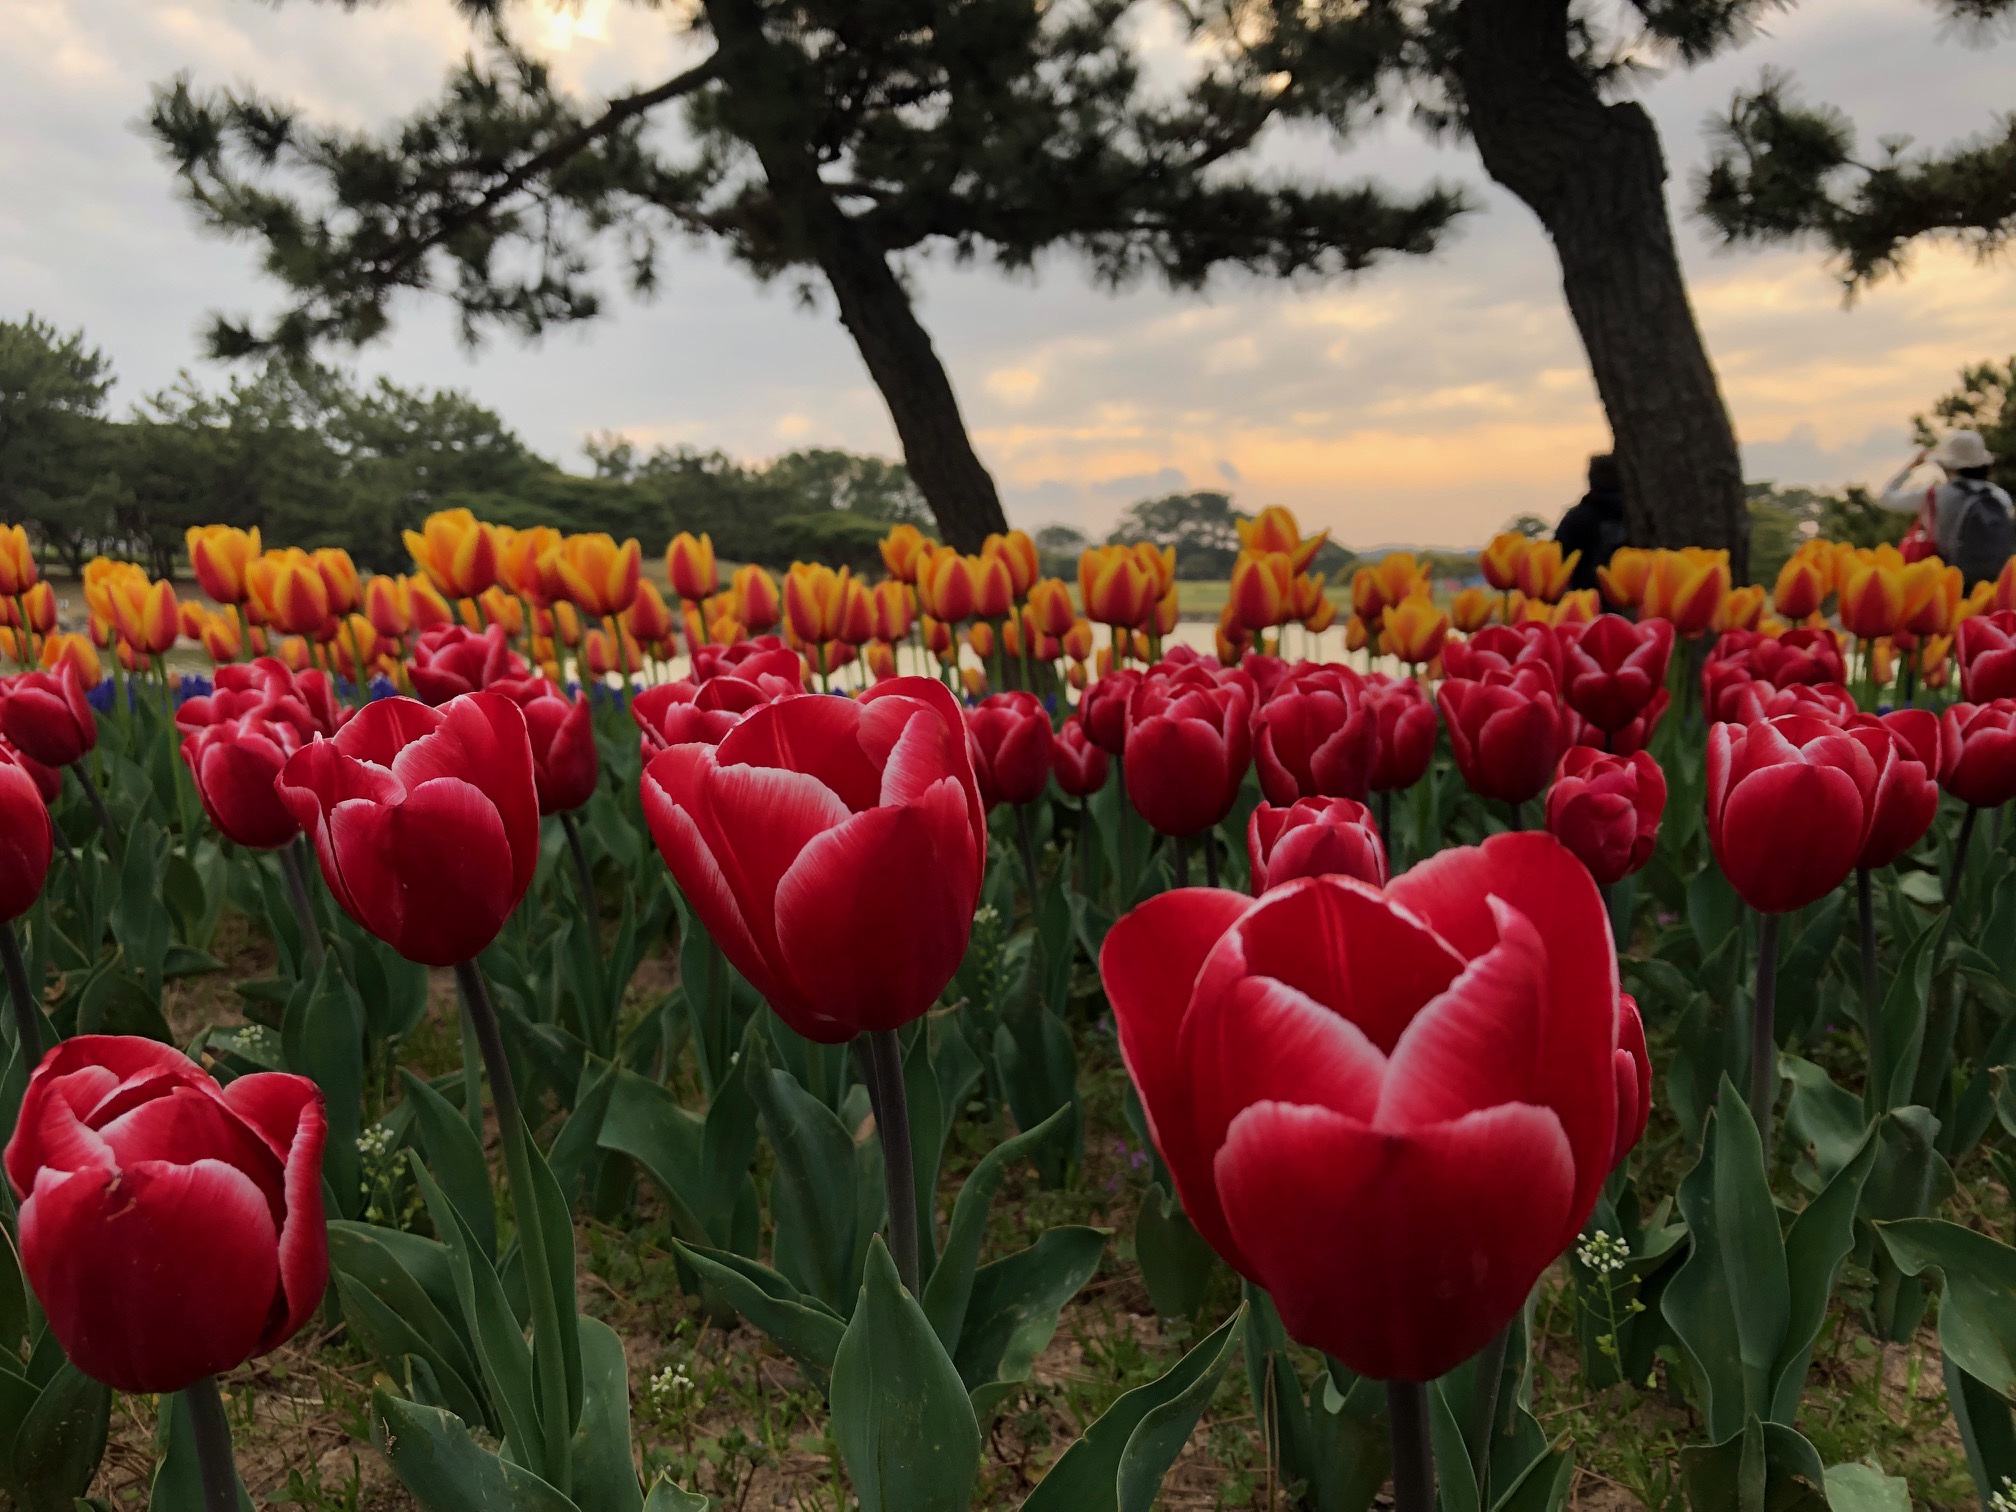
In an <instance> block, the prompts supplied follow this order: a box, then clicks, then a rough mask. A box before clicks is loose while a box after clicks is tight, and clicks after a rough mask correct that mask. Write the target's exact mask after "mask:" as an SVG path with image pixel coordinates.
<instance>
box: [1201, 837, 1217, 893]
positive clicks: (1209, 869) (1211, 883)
mask: <svg viewBox="0 0 2016 1512" xmlns="http://www.w3.org/2000/svg"><path fill="white" fill-rule="evenodd" d="M1203 838H1204V885H1205V886H1206V887H1216V886H1217V885H1218V832H1217V831H1216V830H1206V831H1204V837H1203Z"/></svg>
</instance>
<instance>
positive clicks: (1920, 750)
mask: <svg viewBox="0 0 2016 1512" xmlns="http://www.w3.org/2000/svg"><path fill="white" fill-rule="evenodd" d="M1848 733H1849V734H1850V735H1852V736H1854V737H1855V738H1856V739H1857V740H1859V741H1861V742H1862V745H1863V748H1864V749H1865V750H1867V751H1868V752H1869V756H1870V759H1871V760H1873V761H1874V762H1875V763H1876V796H1875V799H1874V800H1873V801H1872V802H1871V803H1870V805H1869V828H1868V832H1867V833H1866V834H1865V835H1863V837H1862V850H1861V853H1860V854H1859V855H1858V856H1856V858H1855V864H1856V865H1857V866H1859V867H1865V868H1867V869H1868V870H1871V871H1874V870H1875V869H1876V868H1877V867H1879V866H1888V865H1889V864H1890V863H1891V862H1892V861H1895V860H1896V859H1897V858H1898V857H1899V856H1901V855H1903V854H1904V852H1906V851H1908V850H1909V849H1911V847H1912V846H1914V845H1916V844H1917V843H1918V842H1919V841H1920V840H1922V839H1924V838H1925V831H1927V830H1928V829H1930V828H1931V827H1932V821H1933V819H1934V818H1936V817H1937V815H1938V813H1939V747H1940V743H1941V742H1940V732H1939V716H1938V715H1936V714H1934V713H1933V712H1932V711H1931V710H1930V709H1899V710H1897V711H1896V712H1895V713H1892V714H1884V715H1876V714H1857V715H1856V716H1855V717H1854V719H1853V720H1851V721H1850V722H1849V725H1848Z"/></svg>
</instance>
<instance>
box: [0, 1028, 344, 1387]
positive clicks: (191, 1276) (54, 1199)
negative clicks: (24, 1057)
mask: <svg viewBox="0 0 2016 1512" xmlns="http://www.w3.org/2000/svg"><path fill="white" fill-rule="evenodd" d="M324 1127H325V1125H324V1119H323V1113H322V1094H321V1093H320V1092H318V1091H316V1090H315V1084H314V1083H313V1082H311V1081H309V1080H308V1079H307V1078H306V1077H304V1076H288V1075H284V1074H282V1073H279V1072H260V1073H257V1074H255V1075H251V1076H241V1077H239V1078H238V1079H237V1080H236V1081H234V1082H232V1083H231V1085H230V1086H228V1087H219V1086H218V1085H217V1083H216V1082H214V1081H212V1080H211V1079H210V1078H209V1077H208V1076H206V1075H204V1074H203V1072H202V1070H201V1069H200V1068H199V1067H198V1066H197V1065H196V1064H195V1063H194V1062H192V1061H191V1060H189V1059H188V1058H187V1057H186V1056H184V1055H182V1054H180V1053H179V1052H177V1051H175V1050H172V1049H170V1048H169V1047H168V1046H166V1045H157V1044H155V1043H154V1042H153V1041H152V1040H144V1039H136V1038H130V1037H127V1036H124V1035H95V1034H94V1035H82V1036H79V1037H78V1038H76V1039H69V1040H65V1041H63V1043H62V1044H60V1045H58V1046H57V1047H56V1048H55V1049H54V1050H52V1051H50V1052H49V1054H48V1055H47V1056H46V1057H45V1058H44V1059H43V1061H42V1064H41V1065H39V1066H37V1067H36V1068H35V1074H34V1075H33V1076H31V1077H30V1078H29V1079H28V1090H27V1094H26V1096H24V1097H23V1098H22V1101H21V1116H20V1121H19V1122H18V1123H17V1125H16V1126H15V1130H14V1137H13V1139H12V1140H11V1141H10V1142H9V1143H8V1146H7V1152H6V1161H5V1163H6V1167H7V1179H8V1180H9V1181H10V1182H11V1183H12V1185H13V1188H14V1194H15V1196H16V1197H17V1198H18V1199H20V1202H21V1218H20V1233H21V1264H22V1269H23V1270H24V1271H25V1272H26V1273H27V1277H28V1283H29V1285H30V1286H32V1287H33V1288H34V1289H35V1296H36V1298H37V1300H39V1301H40V1302H41V1304H42V1308H43V1311H44V1312H45V1313H47V1314H48V1317H49V1326H50V1328H51V1329H52V1330H53V1331H54V1333H55V1335H56V1339H57V1342H58V1343H60V1344H61V1345H62V1346H63V1350H64V1353H66V1354H67V1355H69V1357H70V1360H71V1362H72V1363H73V1364H75V1365H76V1367H77V1368H78V1369H79V1370H81V1371H83V1372H84V1373H85V1374H86V1375H89V1376H93V1377H95V1378H96V1379H98V1380H100V1381H103V1382H104V1383H105V1384H106V1385H108V1386H111V1387H114V1388H116V1389H117V1390H120V1391H131V1392H163V1391H180V1390H181V1389H182V1388H183V1387H185V1386H188V1385H191V1384H192V1383H194V1382H196V1381H198V1380H201V1379H202V1378H203V1377H204V1376H209V1375H217V1374H219V1373H221V1372H223V1371H226V1370H231V1369H234V1368H235V1367H237V1366H239V1365H242V1364H243V1363H244V1362H245V1361H246V1360H249V1359H252V1358H254V1357H256V1356H258V1355H263V1354H266V1353H268V1352H269V1351H271V1350H274V1349H277V1348H278V1347H279V1346H280V1345H281V1344H283V1343H285V1342H286V1341H287V1340H288V1339H289V1338H291V1337H292V1336H293V1335H294V1333H295V1332H296V1331H297V1330H298V1329H299V1328H300V1327H301V1326H302V1324H304V1323H306V1322H307V1321H308V1319H309V1317H310V1315H312V1314H313V1313H314V1311H315V1309H316V1308H317V1307H318V1306H319V1305H320V1304H321V1301H322V1291H323V1288H324V1286H325V1285H326V1284H327V1281H328V1276H329V1255H328V1249H327V1239H326V1237H325V1235H326V1230H325V1229H324V1227H323V1222H322V1138H323V1133H324Z"/></svg>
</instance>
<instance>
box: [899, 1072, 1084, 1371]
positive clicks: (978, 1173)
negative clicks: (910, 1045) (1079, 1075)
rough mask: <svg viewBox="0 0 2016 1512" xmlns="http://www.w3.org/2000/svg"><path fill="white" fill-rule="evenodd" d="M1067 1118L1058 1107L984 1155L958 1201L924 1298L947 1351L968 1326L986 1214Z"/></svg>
mask: <svg viewBox="0 0 2016 1512" xmlns="http://www.w3.org/2000/svg"><path fill="white" fill-rule="evenodd" d="M905 1080H906V1081H907V1080H908V1077H907V1076H906V1077H905ZM1068 1117H1069V1110H1068V1109H1065V1108H1059V1109H1058V1110H1057V1111H1056V1112H1054V1113H1052V1114H1051V1115H1050V1116H1049V1117H1048V1118H1046V1119H1044V1120H1043V1122H1041V1123H1040V1124H1037V1125H1036V1126H1035V1127H1034V1128H1032V1129H1028V1130H1025V1131H1024V1132H1023V1133H1020V1134H1017V1135H1015V1136H1014V1137H1013V1138H1012V1139H1006V1140H1003V1141H1002V1142H1001V1143H1000V1144H998V1145H996V1146H995V1147H994V1148H993V1149H991V1150H989V1151H988V1152H987V1153H986V1154H985V1155H984V1156H982V1157H981V1159H980V1163H979V1164H978V1165H976V1166H974V1167H973V1169H972V1171H971V1172H970V1173H969V1174H968V1175H967V1177H966V1181H965V1184H964V1185H963V1186H961V1187H960V1188H959V1195H958V1196H957V1197H956V1198H954V1199H953V1201H952V1222H951V1224H950V1225H949V1226H948V1227H947V1228H946V1231H945V1248H944V1251H943V1253H942V1254H941V1255H940V1256H939V1260H938V1264H937V1267H936V1268H935V1269H934V1270H933V1271H932V1272H931V1278H930V1280H929V1281H927V1282H926V1283H925V1286H924V1298H923V1302H924V1315H925V1316H926V1317H927V1318H929V1319H930V1320H931V1326H932V1327H933V1328H934V1329H936V1330H937V1332H938V1340H939V1342H940V1343H942V1344H943V1345H944V1346H945V1348H946V1349H947V1350H948V1351H950V1352H953V1353H955V1354H956V1353H957V1351H958V1348H959V1338H960V1335H961V1333H962V1332H963V1331H964V1329H965V1327H966V1311H967V1307H968V1305H969V1303H970V1302H971V1300H972V1295H973V1278H974V1274H975V1272H976V1271H977V1270H978V1268H979V1263H980V1243H981V1241H982V1240H983V1239H984V1238H985V1237H986V1234H987V1215H988V1213H989V1212H990V1211H991V1209H992V1208H993V1205H994V1197H995V1194H996V1193H997V1192H999V1191H1000V1190H1001V1183H1002V1181H1003V1180H1005V1179H1006V1177H1007V1175H1008V1172H1009V1171H1010V1170H1011V1169H1012V1168H1013V1167H1014V1165H1015V1163H1016V1162H1017V1161H1019V1160H1023V1159H1025V1158H1027V1157H1029V1156H1030V1155H1031V1154H1032V1152H1034V1151H1036V1150H1037V1149H1039V1148H1041V1147H1042V1145H1043V1144H1044V1142H1045V1141H1047V1140H1051V1139H1055V1138H1057V1137H1058V1136H1059V1135H1061V1134H1062V1133H1063V1132H1064V1129H1065V1124H1066V1120H1067V1119H1068Z"/></svg>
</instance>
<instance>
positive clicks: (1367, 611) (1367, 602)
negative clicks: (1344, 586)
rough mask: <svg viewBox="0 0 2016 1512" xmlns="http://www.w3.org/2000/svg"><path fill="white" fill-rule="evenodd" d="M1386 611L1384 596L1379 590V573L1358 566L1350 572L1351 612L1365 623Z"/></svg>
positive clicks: (1373, 620)
mask: <svg viewBox="0 0 2016 1512" xmlns="http://www.w3.org/2000/svg"><path fill="white" fill-rule="evenodd" d="M1385 612H1386V599H1385V596H1384V595H1383V594H1382V593H1380V591H1379V574H1378V573H1376V572H1374V571H1373V570H1372V569H1371V568H1370V567H1360V568H1359V569H1358V570H1357V571H1356V572H1354V573H1352V574H1351V613H1352V614H1353V615H1354V616H1355V617H1356V618H1358V619H1361V620H1363V621H1365V623H1366V624H1367V625H1370V624H1372V623H1374V622H1375V621H1376V620H1377V619H1378V618H1379V616H1380V615H1382V614H1384V613H1385Z"/></svg>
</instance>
